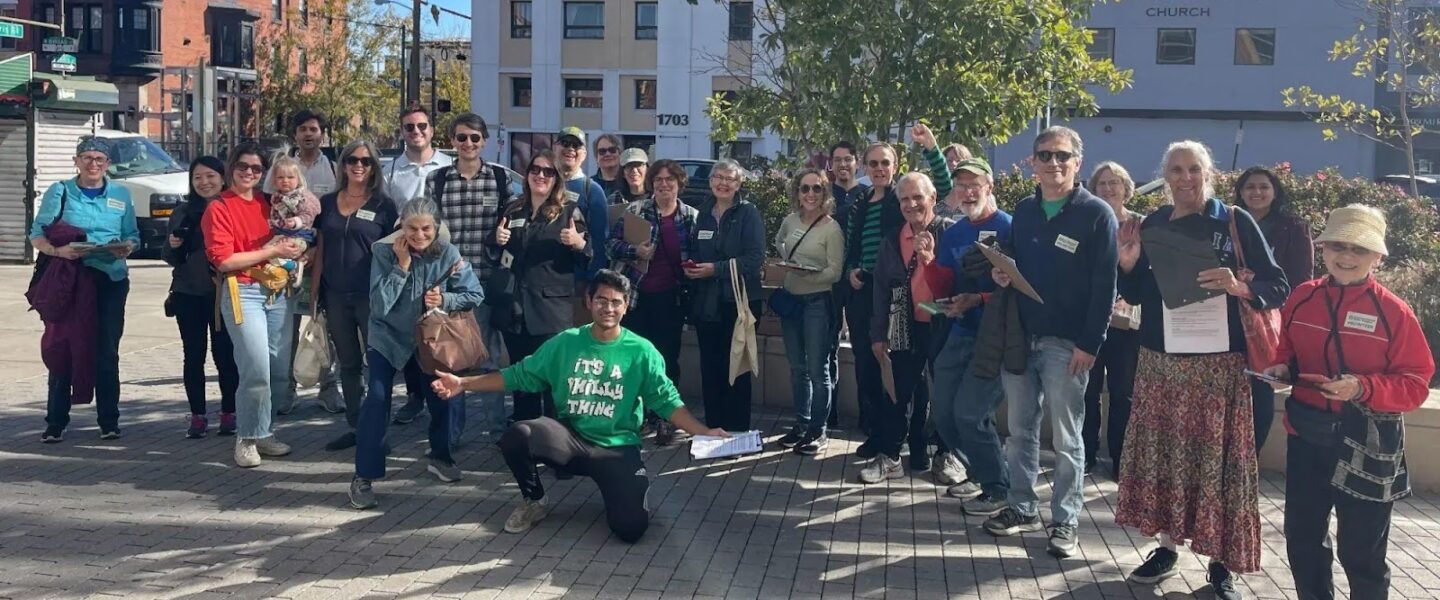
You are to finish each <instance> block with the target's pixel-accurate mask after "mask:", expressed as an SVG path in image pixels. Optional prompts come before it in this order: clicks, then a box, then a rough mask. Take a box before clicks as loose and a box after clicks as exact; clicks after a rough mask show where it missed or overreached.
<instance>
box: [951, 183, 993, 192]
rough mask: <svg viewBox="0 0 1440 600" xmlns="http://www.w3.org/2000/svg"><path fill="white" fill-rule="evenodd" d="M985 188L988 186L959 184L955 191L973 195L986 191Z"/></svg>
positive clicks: (956, 185)
mask: <svg viewBox="0 0 1440 600" xmlns="http://www.w3.org/2000/svg"><path fill="white" fill-rule="evenodd" d="M985 187H986V184H983V183H957V184H955V189H957V190H960V191H962V192H965V193H967V194H973V193H976V192H982V191H985Z"/></svg>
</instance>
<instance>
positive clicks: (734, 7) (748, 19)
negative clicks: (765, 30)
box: [730, 2, 755, 42]
mask: <svg viewBox="0 0 1440 600" xmlns="http://www.w3.org/2000/svg"><path fill="white" fill-rule="evenodd" d="M754 33H755V4H753V3H751V2H731V3H730V41H733V42H748V41H750V40H751V39H753V38H752V36H753V35H754Z"/></svg>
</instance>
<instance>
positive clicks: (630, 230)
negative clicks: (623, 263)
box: [617, 205, 650, 246]
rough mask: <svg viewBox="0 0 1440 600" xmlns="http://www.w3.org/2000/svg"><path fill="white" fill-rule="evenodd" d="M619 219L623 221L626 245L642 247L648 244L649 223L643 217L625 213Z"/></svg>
mask: <svg viewBox="0 0 1440 600" xmlns="http://www.w3.org/2000/svg"><path fill="white" fill-rule="evenodd" d="M617 206H618V205H617ZM620 218H621V219H622V220H623V221H624V227H625V243H626V244H629V245H631V246H644V245H645V244H648V243H650V222H649V221H647V220H645V217H642V216H640V215H637V214H635V213H632V212H628V211H627V212H623V214H622V216H621V217H620Z"/></svg>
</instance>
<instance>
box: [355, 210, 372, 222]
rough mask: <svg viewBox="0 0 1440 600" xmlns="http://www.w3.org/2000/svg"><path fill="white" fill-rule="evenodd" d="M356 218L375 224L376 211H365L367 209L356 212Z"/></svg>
mask: <svg viewBox="0 0 1440 600" xmlns="http://www.w3.org/2000/svg"><path fill="white" fill-rule="evenodd" d="M355 216H356V217H357V218H359V219H363V220H365V221H370V222H372V223H373V222H375V211H373V210H365V209H363V208H362V209H360V210H357V211H355Z"/></svg>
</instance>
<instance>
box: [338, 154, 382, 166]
mask: <svg viewBox="0 0 1440 600" xmlns="http://www.w3.org/2000/svg"><path fill="white" fill-rule="evenodd" d="M374 160H375V159H373V158H370V157H368V156H353V155H352V156H347V157H345V166H347V167H353V166H355V165H365V166H367V167H368V166H370V164H371V163H372V162H373V161H374Z"/></svg>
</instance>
